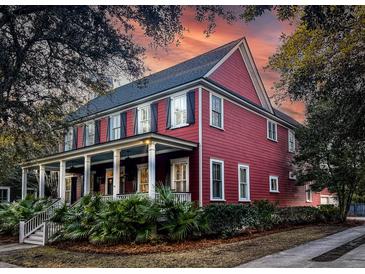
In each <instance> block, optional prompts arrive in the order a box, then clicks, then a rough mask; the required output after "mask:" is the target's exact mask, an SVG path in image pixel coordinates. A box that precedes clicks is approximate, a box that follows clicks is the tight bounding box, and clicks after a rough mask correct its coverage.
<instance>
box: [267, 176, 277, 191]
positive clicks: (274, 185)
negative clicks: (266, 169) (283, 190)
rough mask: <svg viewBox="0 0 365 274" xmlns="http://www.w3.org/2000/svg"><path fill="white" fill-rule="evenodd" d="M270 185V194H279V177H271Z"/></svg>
mask: <svg viewBox="0 0 365 274" xmlns="http://www.w3.org/2000/svg"><path fill="white" fill-rule="evenodd" d="M269 185H270V192H279V177H278V176H270V177H269Z"/></svg>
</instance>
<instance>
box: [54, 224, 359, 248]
mask: <svg viewBox="0 0 365 274" xmlns="http://www.w3.org/2000/svg"><path fill="white" fill-rule="evenodd" d="M347 225H348V226H354V225H356V224H355V223H349V224H346V226H347ZM306 226H307V225H301V226H292V227H282V228H275V229H272V230H269V231H263V232H259V231H250V232H249V233H245V234H243V235H240V236H236V237H232V238H227V239H221V238H220V239H199V240H189V241H183V242H177V243H169V242H163V243H145V244H133V243H128V244H115V245H94V244H91V243H89V242H86V241H83V242H69V241H65V242H58V243H54V244H53V246H54V247H56V248H59V249H63V250H68V251H74V252H83V253H93V254H118V255H142V254H152V253H161V252H181V251H186V250H192V249H201V248H206V247H210V246H215V245H218V244H227V243H234V242H239V241H244V240H248V239H254V238H257V237H262V236H265V235H270V234H273V233H278V232H284V231H290V230H294V229H299V228H303V227H306ZM308 226H309V225H308ZM311 226H313V225H311ZM319 226H320V225H319Z"/></svg>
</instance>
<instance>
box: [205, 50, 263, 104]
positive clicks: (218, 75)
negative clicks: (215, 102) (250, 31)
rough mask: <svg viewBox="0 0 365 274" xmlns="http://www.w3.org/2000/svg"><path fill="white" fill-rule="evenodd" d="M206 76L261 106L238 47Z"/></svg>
mask: <svg viewBox="0 0 365 274" xmlns="http://www.w3.org/2000/svg"><path fill="white" fill-rule="evenodd" d="M208 78H210V79H211V80H213V81H215V82H217V83H219V84H221V85H222V86H224V87H227V88H228V89H230V90H232V91H234V92H236V93H237V94H239V95H241V96H243V97H245V98H247V99H249V100H250V101H252V102H253V103H255V104H256V105H260V106H262V104H261V101H260V98H259V96H258V95H257V92H256V90H255V87H254V85H253V82H252V80H251V77H250V74H249V72H248V70H247V67H246V65H245V62H244V61H243V57H242V54H241V52H240V49H239V48H237V49H236V50H235V51H234V52H233V53H232V54H231V55H230V56H229V57H228V58H227V59H226V60H225V61H224V62H223V63H222V64H220V65H219V66H218V67H217V68H216V69H215V70H214V71H213V73H212V74H211V75H209V77H208Z"/></svg>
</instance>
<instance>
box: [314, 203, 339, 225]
mask: <svg viewBox="0 0 365 274" xmlns="http://www.w3.org/2000/svg"><path fill="white" fill-rule="evenodd" d="M318 210H319V212H318V213H319V221H321V222H326V223H327V222H330V223H332V222H340V221H341V213H340V210H339V208H338V207H336V206H334V205H320V206H319V207H318Z"/></svg>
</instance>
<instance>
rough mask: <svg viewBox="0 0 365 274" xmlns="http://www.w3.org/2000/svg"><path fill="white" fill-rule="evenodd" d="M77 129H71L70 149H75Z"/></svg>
mask: <svg viewBox="0 0 365 274" xmlns="http://www.w3.org/2000/svg"><path fill="white" fill-rule="evenodd" d="M77 129H78V128H77V127H74V128H73V132H72V149H77V132H78V130H77Z"/></svg>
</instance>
